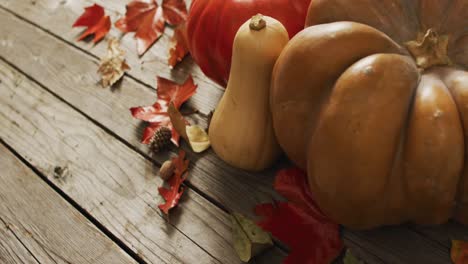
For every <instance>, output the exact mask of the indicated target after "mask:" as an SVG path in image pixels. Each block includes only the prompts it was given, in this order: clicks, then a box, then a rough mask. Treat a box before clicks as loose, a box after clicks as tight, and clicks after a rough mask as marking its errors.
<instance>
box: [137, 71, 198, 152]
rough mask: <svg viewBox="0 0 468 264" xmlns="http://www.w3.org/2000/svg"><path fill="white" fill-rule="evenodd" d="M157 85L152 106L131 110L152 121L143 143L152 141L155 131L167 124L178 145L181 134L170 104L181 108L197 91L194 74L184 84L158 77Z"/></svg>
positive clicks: (147, 128)
mask: <svg viewBox="0 0 468 264" xmlns="http://www.w3.org/2000/svg"><path fill="white" fill-rule="evenodd" d="M157 85H158V88H157V99H156V102H155V103H154V104H153V105H151V106H139V107H132V108H130V112H131V113H132V115H133V117H135V118H138V119H140V120H143V121H146V122H149V123H150V124H149V125H148V126H147V127H146V128H145V131H144V132H143V138H142V140H141V142H142V143H143V144H149V143H151V140H152V138H153V136H154V133H156V131H157V130H158V129H159V128H160V127H163V126H166V127H168V128H169V129H171V130H172V139H171V141H172V142H173V143H174V144H175V145H176V146H178V145H179V137H180V136H179V134H178V133H177V132H176V131H175V129H174V128H173V126H172V123H171V119H170V117H169V113H168V108H169V104H170V103H171V102H173V103H174V106H175V107H176V108H177V109H179V108H180V106H181V105H182V104H183V103H184V102H185V101H187V100H188V99H189V98H190V97H191V96H192V95H193V94H194V93H195V91H196V90H197V85H196V84H195V83H194V81H193V78H192V76H189V78H188V79H187V80H186V81H185V83H184V84H182V85H180V84H177V83H174V82H173V81H171V80H167V79H164V78H161V77H157Z"/></svg>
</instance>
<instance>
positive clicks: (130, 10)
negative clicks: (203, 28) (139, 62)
mask: <svg viewBox="0 0 468 264" xmlns="http://www.w3.org/2000/svg"><path fill="white" fill-rule="evenodd" d="M126 8H127V12H126V13H125V16H124V17H123V18H121V19H119V20H118V21H117V22H115V26H116V27H117V28H118V29H120V30H121V31H122V32H135V38H136V40H137V50H138V54H139V55H140V56H141V55H143V53H145V52H146V51H147V50H148V48H149V47H150V46H151V45H152V44H153V43H154V42H155V41H156V40H157V39H158V38H159V37H161V35H162V34H163V32H164V28H165V24H166V22H167V23H168V24H170V25H174V26H177V25H179V24H181V23H182V22H184V21H185V20H186V19H187V6H186V4H185V0H163V2H162V5H161V6H159V5H158V3H157V2H156V1H155V0H151V1H144V0H135V1H132V2H130V3H129V4H128V5H127V6H126Z"/></svg>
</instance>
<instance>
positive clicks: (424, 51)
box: [405, 29, 451, 69]
mask: <svg viewBox="0 0 468 264" xmlns="http://www.w3.org/2000/svg"><path fill="white" fill-rule="evenodd" d="M448 43H449V37H448V35H439V34H438V33H437V32H436V31H435V30H434V29H428V30H427V31H426V33H424V34H421V33H420V34H419V35H418V38H417V39H416V40H412V41H408V42H406V43H405V46H406V48H407V49H408V51H409V52H410V54H411V55H412V56H413V58H414V60H415V61H416V65H418V67H420V68H422V69H428V68H430V67H432V66H447V65H450V64H451V61H450V58H449V57H448V55H447V54H448Z"/></svg>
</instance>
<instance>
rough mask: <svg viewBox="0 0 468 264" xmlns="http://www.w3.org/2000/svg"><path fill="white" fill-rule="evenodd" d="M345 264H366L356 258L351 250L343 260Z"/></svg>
mask: <svg viewBox="0 0 468 264" xmlns="http://www.w3.org/2000/svg"><path fill="white" fill-rule="evenodd" d="M343 264H364V262H362V261H361V260H359V259H358V258H356V257H355V256H354V255H353V253H352V252H351V250H350V249H347V250H346V254H345V256H344V258H343Z"/></svg>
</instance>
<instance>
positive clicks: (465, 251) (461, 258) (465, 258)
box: [450, 240, 468, 264]
mask: <svg viewBox="0 0 468 264" xmlns="http://www.w3.org/2000/svg"><path fill="white" fill-rule="evenodd" d="M450 256H451V258H452V262H453V263H454V264H466V263H468V242H466V241H460V240H452V248H451V250H450Z"/></svg>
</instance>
